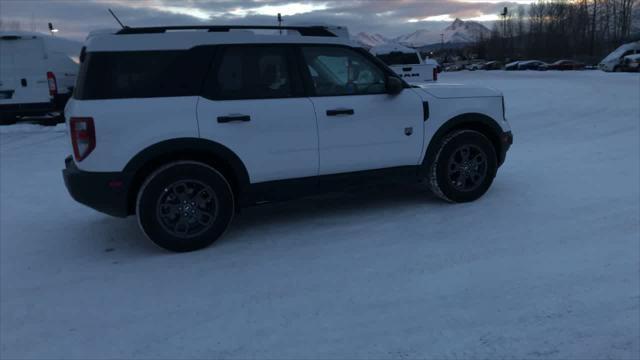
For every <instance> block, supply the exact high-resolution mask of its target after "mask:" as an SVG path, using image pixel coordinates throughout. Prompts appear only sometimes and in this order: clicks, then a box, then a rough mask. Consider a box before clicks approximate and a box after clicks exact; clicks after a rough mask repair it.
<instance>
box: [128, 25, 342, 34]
mask: <svg viewBox="0 0 640 360" xmlns="http://www.w3.org/2000/svg"><path fill="white" fill-rule="evenodd" d="M233 29H247V30H295V31H298V32H299V33H300V35H302V36H327V37H337V35H336V34H334V33H332V32H331V31H329V30H328V29H327V28H326V27H324V26H264V25H257V26H251V25H193V26H156V27H126V28H123V29H121V30H119V31H118V32H117V33H116V34H117V35H128V34H158V33H165V32H167V31H172V30H207V31H209V32H227V31H229V30H233Z"/></svg>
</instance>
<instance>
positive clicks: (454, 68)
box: [444, 64, 464, 71]
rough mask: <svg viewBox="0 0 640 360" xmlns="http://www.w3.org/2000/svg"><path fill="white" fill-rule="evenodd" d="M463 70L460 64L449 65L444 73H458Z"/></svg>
mask: <svg viewBox="0 0 640 360" xmlns="http://www.w3.org/2000/svg"><path fill="white" fill-rule="evenodd" d="M462 69H464V66H462V65H460V64H449V65H447V66H445V68H444V71H460V70H462Z"/></svg>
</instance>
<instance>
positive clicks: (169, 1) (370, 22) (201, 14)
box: [0, 0, 534, 40]
mask: <svg viewBox="0 0 640 360" xmlns="http://www.w3.org/2000/svg"><path fill="white" fill-rule="evenodd" d="M533 1H534V0H512V1H497V0H318V1H303V0H293V1H291V0H215V1H196V0H147V1H138V0H100V1H81V0H2V1H0V20H2V23H3V24H4V26H5V27H6V26H7V25H12V24H16V23H19V24H20V28H21V29H23V30H35V31H46V28H47V23H48V22H52V23H53V24H54V25H55V27H56V28H58V29H59V30H60V32H59V35H58V36H64V37H69V38H74V39H78V40H81V39H83V38H84V37H85V36H86V34H87V32H89V31H91V30H95V29H103V28H113V27H116V26H118V25H117V24H116V23H115V21H114V20H113V18H112V17H111V16H110V15H109V13H108V12H107V9H108V8H111V9H112V10H113V11H114V12H115V13H116V14H117V15H118V16H119V17H120V19H121V20H122V21H123V22H124V23H125V24H127V25H129V26H150V25H185V24H229V23H233V24H254V25H257V24H261V25H265V24H275V23H276V22H275V16H276V14H278V13H281V14H282V15H283V17H284V20H285V24H287V23H288V24H291V25H293V24H308V23H324V24H334V25H345V26H348V27H349V29H350V30H351V31H352V32H359V31H367V32H378V33H381V34H383V35H386V36H397V35H401V34H404V33H408V32H411V31H414V30H416V29H420V28H436V27H437V28H441V27H442V26H443V24H444V23H445V22H451V21H453V20H454V19H455V18H456V17H459V18H461V19H463V20H467V19H469V20H476V21H492V20H496V19H497V16H498V15H497V14H498V13H499V12H501V10H502V8H503V7H504V6H507V7H509V8H510V9H513V10H514V11H515V9H516V8H517V7H518V6H519V5H524V6H526V5H527V4H530V3H531V2H533Z"/></svg>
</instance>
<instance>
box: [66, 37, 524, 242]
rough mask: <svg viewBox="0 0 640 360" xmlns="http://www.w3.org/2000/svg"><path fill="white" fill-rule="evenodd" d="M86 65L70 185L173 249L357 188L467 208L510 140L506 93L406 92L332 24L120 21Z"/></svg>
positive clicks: (91, 45) (73, 120) (77, 95)
mask: <svg viewBox="0 0 640 360" xmlns="http://www.w3.org/2000/svg"><path fill="white" fill-rule="evenodd" d="M251 29H253V30H254V31H249V30H251ZM283 30H284V32H283ZM80 58H81V69H80V74H79V76H78V81H77V84H76V89H75V92H74V96H73V98H72V99H71V100H70V101H69V104H68V105H67V108H66V111H65V114H66V117H67V119H66V120H67V124H68V127H69V132H70V136H71V144H72V149H73V157H71V156H70V157H68V158H67V159H66V169H65V170H63V175H64V179H65V183H66V185H67V188H68V190H69V192H70V193H71V195H72V196H73V198H74V199H76V200H77V201H79V202H81V203H83V204H86V205H88V206H90V207H92V208H94V209H96V210H99V211H101V212H104V213H107V214H110V215H115V216H122V217H124V216H128V215H132V214H136V215H137V216H138V220H139V223H140V227H141V228H142V230H143V232H144V233H145V234H146V235H147V236H148V237H149V238H150V239H151V240H152V241H153V242H155V243H156V244H158V245H159V246H161V247H163V248H166V249H169V250H173V251H190V250H196V249H200V248H203V247H205V246H208V245H209V244H211V243H212V242H213V241H215V240H216V239H217V238H218V237H220V235H221V234H222V233H223V232H224V231H225V229H226V228H227V227H228V226H229V223H230V222H231V219H232V218H233V216H234V214H235V213H236V212H237V210H238V209H239V208H241V207H245V206H250V205H252V204H256V203H261V202H265V201H276V200H284V199H288V198H294V197H300V196H304V195H308V194H314V193H318V192H322V191H327V190H336V189H343V188H346V187H347V186H354V185H357V184H359V183H361V182H370V181H388V180H390V179H394V180H395V179H398V178H402V179H404V180H406V181H409V182H424V183H425V184H426V186H429V187H430V188H431V189H432V190H433V192H434V193H435V194H436V195H438V196H439V197H441V198H443V199H445V200H447V201H451V202H466V201H473V200H475V199H477V198H479V197H480V196H482V195H483V194H484V193H485V192H486V191H487V189H488V188H489V186H490V185H491V183H492V181H493V178H494V177H495V175H496V171H497V169H498V167H499V166H500V165H501V164H502V162H503V161H504V159H505V155H506V152H507V150H508V148H509V146H510V145H511V143H512V136H511V132H510V130H509V125H508V124H507V122H506V120H505V116H504V101H503V97H502V94H501V93H500V92H498V91H495V90H491V89H485V88H479V87H468V86H461V85H444V84H437V85H436V84H423V85H420V86H412V85H409V84H407V83H406V82H404V81H403V80H402V79H400V78H399V77H398V76H397V75H396V74H395V73H394V72H393V71H392V70H391V69H389V68H388V67H387V66H386V65H385V64H384V63H382V62H381V61H380V60H378V59H377V58H375V57H374V56H373V55H371V54H370V53H369V52H367V51H366V50H364V49H362V48H359V47H358V46H357V45H356V44H355V43H352V42H351V41H350V40H348V39H345V38H342V37H338V36H335V34H334V33H332V32H331V31H329V29H327V28H325V27H313V26H311V27H286V28H284V27H283V28H278V27H265V26H257V27H248V26H198V27H155V28H124V29H122V30H120V31H118V32H115V33H112V34H101V35H96V36H93V37H90V38H89V39H88V40H87V43H86V46H85V48H84V49H83V51H82V54H81V56H80Z"/></svg>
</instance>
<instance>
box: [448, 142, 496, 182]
mask: <svg viewBox="0 0 640 360" xmlns="http://www.w3.org/2000/svg"><path fill="white" fill-rule="evenodd" d="M486 177H487V155H486V154H485V153H484V151H482V149H480V148H479V147H477V146H475V145H463V146H460V147H459V148H457V149H456V150H455V151H454V152H453V153H452V154H451V157H449V162H448V166H447V178H448V180H449V182H450V183H451V185H452V186H453V187H454V188H455V189H456V190H458V191H473V190H475V189H477V188H478V187H479V186H480V185H481V184H482V182H483V181H484V179H485V178H486Z"/></svg>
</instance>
